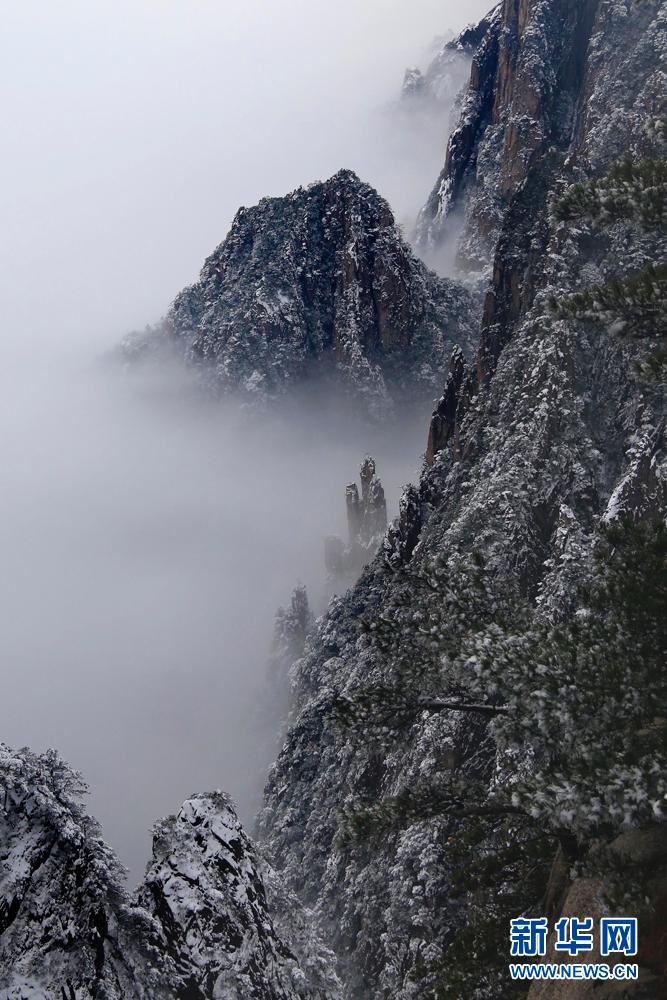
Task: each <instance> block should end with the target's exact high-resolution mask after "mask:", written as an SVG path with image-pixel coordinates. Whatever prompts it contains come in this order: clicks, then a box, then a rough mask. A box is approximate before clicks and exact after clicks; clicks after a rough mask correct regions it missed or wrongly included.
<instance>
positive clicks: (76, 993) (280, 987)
mask: <svg viewBox="0 0 667 1000" xmlns="http://www.w3.org/2000/svg"><path fill="white" fill-rule="evenodd" d="M85 790H86V789H85V784H84V783H83V780H82V778H81V775H80V774H79V773H78V772H76V771H73V770H72V769H71V768H70V767H69V766H68V765H67V764H65V762H64V761H63V760H62V759H61V758H60V757H59V755H58V754H57V753H56V752H55V751H53V750H49V751H47V753H45V754H44V755H41V756H40V755H37V754H34V753H32V752H31V751H29V750H25V749H24V750H20V751H12V750H10V749H9V748H8V747H6V746H5V745H0V1000H93V998H96V1000H174V998H176V1000H214V998H215V1000H336V997H337V995H338V993H337V979H336V976H335V972H334V971H333V958H332V956H331V955H330V953H328V952H327V951H326V949H324V948H323V947H322V946H321V944H320V942H319V939H318V938H317V936H316V935H315V934H314V932H312V929H311V933H310V934H308V933H305V932H304V926H305V925H307V923H308V920H307V916H306V914H305V913H303V911H302V909H301V907H300V904H299V903H298V902H297V900H296V898H295V897H294V896H290V895H289V892H288V890H287V889H285V888H284V887H282V886H281V884H280V879H279V877H278V876H277V875H276V873H275V872H273V871H271V869H270V868H269V867H268V865H267V864H266V862H265V861H263V860H262V859H261V858H260V857H259V855H258V853H257V851H256V849H255V848H254V846H253V845H252V843H251V841H250V840H249V839H248V837H247V836H246V834H245V833H244V832H243V830H242V828H241V825H240V823H239V821H238V819H237V817H236V814H235V812H234V809H233V806H232V805H231V802H230V801H229V799H228V798H227V797H226V796H225V795H223V794H222V793H221V792H214V793H212V794H210V795H196V796H193V797H192V798H191V799H188V800H187V801H186V802H185V803H184V804H183V806H182V808H181V810H180V811H179V813H178V815H177V816H174V817H170V818H169V819H166V820H163V821H162V822H161V823H159V824H158V825H157V827H156V832H155V841H154V849H153V860H152V862H151V864H150V865H149V868H148V871H147V875H146V878H145V880H144V882H143V883H142V885H141V886H140V888H139V890H138V891H137V894H136V897H135V898H131V897H130V896H129V895H128V893H127V891H126V888H125V884H124V882H125V873H124V871H123V869H122V867H121V866H120V864H119V863H118V861H117V860H116V858H115V856H114V854H113V852H112V851H111V850H110V848H109V847H108V846H107V845H106V844H105V843H104V841H103V840H102V838H101V832H100V829H99V826H98V824H97V823H96V821H95V820H94V819H93V818H92V817H90V816H88V815H87V814H86V812H85V810H84V809H83V807H82V805H81V802H80V799H81V796H82V794H83V793H84V792H85ZM265 880H266V881H267V882H268V883H269V884H270V887H271V888H270V893H271V898H272V899H275V900H276V908H277V910H278V912H279V919H280V921H281V926H282V927H285V928H287V929H288V930H290V931H291V930H292V929H293V930H294V936H295V940H294V942H293V941H292V940H290V939H288V938H287V937H285V936H283V935H282V934H281V933H279V932H278V931H277V930H276V927H275V925H274V917H273V914H272V912H271V910H270V907H269V904H268V902H267V894H266V889H265ZM286 899H289V906H290V907H292V908H293V910H294V913H293V914H291V915H290V916H289V917H286V915H285V912H284V911H285V908H286V905H287V904H286V903H285V900H286ZM300 922H301V925H300ZM300 960H303V966H301V965H300V964H299V963H300Z"/></svg>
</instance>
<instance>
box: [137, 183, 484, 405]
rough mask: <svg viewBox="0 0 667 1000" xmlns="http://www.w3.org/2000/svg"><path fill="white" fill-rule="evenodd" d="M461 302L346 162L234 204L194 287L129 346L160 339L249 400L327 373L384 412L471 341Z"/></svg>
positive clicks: (459, 290)
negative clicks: (294, 187)
mask: <svg viewBox="0 0 667 1000" xmlns="http://www.w3.org/2000/svg"><path fill="white" fill-rule="evenodd" d="M471 306H472V299H471V296H470V295H469V293H468V292H466V290H465V289H464V288H463V287H462V286H461V285H458V284H456V283H455V282H452V281H447V280H443V279H440V278H438V277H436V275H434V274H432V273H431V272H430V271H428V270H427V268H426V267H425V266H424V265H423V264H422V263H421V262H420V261H419V260H418V259H417V258H416V257H415V256H414V255H413V253H412V251H411V250H410V248H409V246H408V245H407V243H406V242H405V241H404V240H403V238H402V237H401V235H400V233H399V231H398V228H397V227H396V225H395V223H394V218H393V216H392V213H391V210H390V208H389V206H388V204H387V203H386V202H385V201H384V200H383V199H382V198H380V196H379V195H378V194H377V193H376V192H375V191H374V190H373V189H372V188H371V187H369V186H368V185H367V184H363V183H362V182H361V181H360V180H359V179H358V178H357V177H356V176H355V175H354V174H353V173H352V172H351V171H349V170H342V171H340V173H338V174H336V175H335V176H334V177H332V178H331V179H330V180H328V181H326V182H324V183H320V184H312V185H311V186H310V187H308V188H305V189H303V188H300V189H299V190H298V191H295V192H293V193H292V194H290V195H288V196H287V197H285V198H265V199H263V200H262V201H261V202H260V203H259V205H257V206H255V207H254V208H248V209H246V208H242V209H240V210H239V212H238V213H237V215H236V218H235V219H234V222H233V224H232V228H231V230H230V232H229V235H228V236H227V238H226V239H225V241H224V242H223V243H222V244H221V245H220V246H219V247H218V248H217V250H215V252H214V253H213V254H211V256H210V257H209V258H208V260H207V261H206V263H205V264H204V267H203V269H202V272H201V276H200V279H199V281H198V282H197V284H195V285H193V286H192V287H190V288H187V289H185V290H184V291H183V292H181V294H180V295H179V296H178V297H177V298H176V300H175V302H174V304H173V306H172V307H171V309H170V310H169V312H168V314H167V316H166V318H165V319H164V321H163V322H162V323H161V324H160V326H159V327H157V328H156V329H155V330H154V331H152V332H149V334H148V335H145V334H144V335H141V336H139V337H131V338H129V339H128V340H127V341H126V344H125V353H126V356H130V357H131V356H133V355H134V354H136V353H138V352H139V353H140V352H141V351H142V350H146V349H147V348H148V347H152V348H156V347H158V346H165V345H167V344H170V345H171V346H172V347H174V348H175V350H176V351H177V353H179V354H180V355H183V356H185V357H186V358H187V359H188V361H190V362H192V363H194V364H196V365H199V366H200V370H201V372H202V375H203V377H204V378H205V380H206V381H208V382H209V383H211V384H212V385H214V386H215V387H216V388H218V389H220V390H234V391H236V392H238V393H240V394H241V395H242V396H243V397H245V398H246V399H247V400H248V401H250V402H252V401H254V402H255V403H257V402H265V401H266V400H268V399H275V398H276V397H279V396H281V395H283V394H284V393H285V392H286V390H288V389H294V388H296V387H298V386H302V387H303V386H304V385H305V384H308V385H309V386H310V388H311V390H312V387H313V383H314V382H316V383H318V384H321V383H322V382H324V383H325V384H327V383H328V384H330V385H331V386H332V387H335V388H337V389H339V390H340V389H342V390H343V391H344V392H346V393H347V395H348V396H349V397H350V398H352V399H354V400H356V401H358V402H359V404H360V406H361V409H362V410H365V411H366V412H368V413H370V414H371V415H374V416H380V415H382V414H386V413H387V412H388V410H389V409H390V408H391V405H392V403H394V402H398V401H400V400H402V401H407V400H409V401H411V402H412V401H414V399H415V397H417V398H422V399H423V398H429V397H430V396H431V395H432V393H433V391H434V389H435V387H436V386H437V384H438V382H439V380H440V378H441V371H442V366H443V364H444V363H445V360H446V357H447V356H448V354H449V352H450V351H451V348H452V346H453V345H454V344H460V345H461V346H462V347H463V348H464V349H465V350H469V349H470V347H471V345H472V337H473V330H474V319H473V316H472V308H471Z"/></svg>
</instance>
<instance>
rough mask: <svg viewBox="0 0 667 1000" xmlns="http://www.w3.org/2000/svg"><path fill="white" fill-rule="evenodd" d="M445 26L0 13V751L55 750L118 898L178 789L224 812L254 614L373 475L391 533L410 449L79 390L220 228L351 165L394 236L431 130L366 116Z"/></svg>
mask: <svg viewBox="0 0 667 1000" xmlns="http://www.w3.org/2000/svg"><path fill="white" fill-rule="evenodd" d="M486 7H487V2H483V3H480V2H471V3H469V4H467V5H465V7H464V8H462V6H461V5H460V4H458V3H456V4H455V3H454V2H453V0H415V2H413V3H410V4H405V3H402V2H399V0H364V2H362V3H358V2H352V0H341V2H339V3H336V4H333V5H332V4H329V3H325V2H324V0H285V2H282V3H280V4H269V3H266V2H263V0H243V2H241V0H224V2H213V0H192V2H188V3H184V2H182V0H160V2H159V3H158V2H157V0H139V2H135V0H132V2H130V0H120V2H114V3H113V4H112V3H111V2H110V0H99V2H96V3H94V4H90V3H87V2H84V0H64V2H63V3H59V4H55V5H54V4H51V3H46V2H45V0H36V2H30V3H24V2H18V0H16V2H12V0H10V2H6V3H5V4H3V35H2V39H1V40H0V88H1V91H2V95H3V107H4V108H5V119H4V139H5V155H4V156H3V158H2V161H1V162H0V211H1V212H2V218H3V236H2V241H1V242H0V297H1V299H2V302H3V313H2V336H1V337H0V412H1V413H2V426H3V428H4V431H3V435H2V439H1V442H0V463H2V469H3V484H4V485H3V491H2V493H1V494H0V535H1V544H2V553H3V565H4V573H3V574H2V579H1V581H0V664H1V667H0V670H1V671H2V698H1V699H0V739H2V740H4V741H6V742H8V743H9V744H12V745H24V744H29V745H31V746H32V747H34V748H35V749H36V750H41V749H44V748H46V747H47V746H50V745H53V746H56V747H57V748H58V749H59V750H60V751H61V752H62V753H63V754H64V755H65V756H66V757H67V758H68V759H69V760H70V761H71V762H72V763H73V764H74V765H75V766H76V767H79V768H81V769H82V770H83V771H84V773H85V774H86V776H87V778H88V780H89V782H90V784H91V787H92V800H91V809H92V811H93V812H94V813H96V814H97V815H98V816H99V818H100V820H102V822H103V824H104V829H105V834H106V836H107V837H108V839H109V840H110V842H111V843H112V845H113V846H114V847H115V848H116V849H117V850H118V852H119V854H120V856H121V858H122V859H123V860H124V861H126V862H127V863H128V864H130V865H131V867H132V869H133V871H134V873H135V874H136V873H137V872H138V871H139V870H140V869H141V867H142V865H143V862H144V860H145V859H146V857H147V853H148V849H149V839H148V835H147V830H148V827H149V825H150V824H151V823H152V821H153V820H154V819H155V818H156V817H158V816H159V815H161V814H164V813H167V812H170V811H173V810H174V809H175V808H177V807H178V805H179V803H180V801H181V799H182V798H183V797H184V796H186V795H188V794H190V793H192V792H193V791H195V790H200V789H207V788H211V787H217V786H222V787H224V788H226V789H227V790H228V791H230V792H231V793H232V794H233V795H234V796H236V798H237V799H238V800H239V802H240V805H241V807H242V810H245V811H246V812H247V811H248V810H249V808H250V805H251V802H252V798H253V794H254V791H255V789H256V787H257V774H258V768H259V767H260V766H261V763H262V762H261V760H260V759H259V755H258V754H257V753H256V750H255V747H256V743H257V740H256V739H255V737H254V734H253V733H252V730H251V728H250V727H249V726H248V724H247V720H248V717H249V715H248V713H249V712H250V711H251V710H252V698H253V692H254V690H255V686H256V683H257V681H258V679H259V678H261V676H262V671H263V669H264V663H265V660H266V654H267V647H268V641H269V638H270V631H271V624H272V617H273V612H274V610H275V608H276V606H277V605H278V604H279V603H284V602H286V601H288V599H289V595H290V590H291V588H292V586H293V585H295V584H296V583H297V582H299V581H302V582H305V583H306V584H308V585H309V586H310V588H311V591H313V590H316V589H317V587H318V585H319V582H320V581H321V577H322V573H323V566H322V540H323V537H324V536H325V535H326V534H330V533H332V532H344V486H345V484H346V483H347V482H348V481H349V480H350V479H351V478H352V477H353V476H354V474H355V472H356V470H357V467H358V463H359V461H360V460H361V458H362V456H363V453H364V451H367V450H370V451H372V452H373V453H374V455H375V457H376V459H377V462H378V472H379V474H380V476H381V478H382V480H383V482H384V484H385V487H386V488H387V492H388V499H389V505H390V512H395V509H396V504H397V499H398V494H399V487H400V485H401V484H402V483H403V482H405V481H406V480H407V479H409V478H411V477H413V476H414V474H415V471H416V468H417V466H418V463H419V457H420V453H421V451H422V450H423V448H424V444H425V434H426V422H425V414H424V418H422V420H421V421H416V422H415V423H414V424H413V423H411V425H410V426H408V427H404V428H402V431H401V434H400V435H399V434H398V433H394V432H392V433H391V434H388V433H383V432H381V431H380V430H378V429H376V430H375V431H372V432H371V431H368V430H360V429H359V428H357V429H353V428H350V427H349V426H347V427H344V426H343V425H342V424H341V425H339V424H338V423H337V422H335V421H334V422H333V423H332V422H331V421H330V420H328V419H327V420H323V419H321V417H320V416H319V415H318V414H317V413H313V412H306V413H302V414H301V415H300V416H293V417H291V418H288V417H287V416H285V417H284V418H283V419H282V420H279V421H272V422H267V423H265V424H263V425H261V426H259V427H257V426H255V427H252V426H249V425H248V424H247V423H245V424H242V423H239V421H238V419H237V418H236V416H235V414H234V413H233V411H232V410H230V409H229V408H228V407H223V406H215V405H212V404H211V403H210V402H209V403H207V402H204V401H201V400H200V401H199V402H196V401H195V400H194V399H193V396H192V387H191V385H190V384H189V382H188V379H187V376H185V375H180V376H178V377H176V376H175V374H174V373H173V372H171V373H162V374H155V376H152V377H149V376H148V375H147V373H146V372H141V373H137V374H136V375H135V376H133V377H130V378H127V377H120V376H119V375H118V373H112V372H110V371H109V370H106V369H104V368H103V367H101V366H100V365H99V364H97V361H96V359H98V358H99V357H100V356H101V355H102V354H103V353H104V352H105V351H106V350H108V349H109V348H110V347H111V346H112V345H113V344H115V343H116V342H117V341H118V340H119V339H120V338H121V336H122V335H123V334H125V333H126V332H127V331H129V330H131V329H136V328H141V327H143V326H144V325H145V324H147V323H150V322H153V321H155V320H157V319H158V318H159V316H160V315H162V314H163V313H164V311H165V310H166V308H167V306H168V304H169V302H170V301H171V299H172V298H173V296H174V295H175V294H176V293H177V292H178V291H179V289H180V288H181V287H183V286H184V285H185V284H186V283H188V282H190V281H192V280H193V279H194V278H195V277H196V275H197V272H198V270H199V267H200V265H201V263H202V261H203V259H204V257H205V256H206V255H207V254H208V253H210V252H211V250H212V249H213V248H214V247H215V246H216V245H217V244H218V243H219V242H220V241H221V240H222V239H223V237H224V235H225V232H226V230H227V227H228V226H229V223H230V221H231V219H232V217H233V215H234V213H235V211H236V209H237V208H238V207H239V206H240V205H241V204H246V205H248V204H252V203H254V202H256V201H257V200H258V199H259V198H260V197H261V196H263V195H267V194H284V193H285V192H287V191H289V190H291V189H293V188H294V187H296V186H298V185H299V184H302V183H307V182H309V181H311V180H315V179H321V178H324V177H327V176H329V175H331V174H332V173H334V172H335V171H336V170H338V169H339V168H340V167H342V166H346V167H351V168H352V169H355V170H356V171H357V173H359V175H360V176H361V177H363V178H364V179H366V180H368V181H370V182H372V183H373V184H375V185H376V186H377V187H378V189H379V190H380V191H381V193H383V194H384V195H385V196H387V197H388V198H389V199H390V201H391V203H392V206H393V207H394V209H395V212H396V214H397V217H398V218H400V219H403V218H406V219H409V218H410V217H411V215H412V214H414V212H415V211H416V210H417V208H418V207H419V205H421V204H422V202H423V201H424V199H425V197H426V195H427V193H428V189H429V187H430V185H431V183H432V182H433V180H434V179H435V174H436V173H437V169H438V168H439V166H440V163H441V161H442V157H443V155H444V144H445V140H446V131H447V123H446V122H445V121H444V120H443V121H442V122H440V121H434V122H433V132H432V133H431V123H430V121H428V120H427V121H426V122H425V121H424V120H423V119H422V120H420V121H419V122H416V123H413V124H410V123H409V122H407V119H404V121H403V124H400V121H399V119H400V118H401V116H398V118H397V117H396V116H395V115H394V114H393V113H391V112H387V107H388V105H391V102H392V101H394V100H395V99H396V98H397V97H398V94H399V90H400V85H401V80H402V76H403V70H404V68H405V66H406V65H408V64H415V63H416V62H419V61H420V58H421V54H422V53H423V52H425V51H426V50H427V47H428V45H429V42H430V41H431V39H432V37H433V36H434V35H436V34H440V33H442V32H444V31H446V30H447V29H448V28H453V29H458V28H460V27H461V26H462V25H463V23H464V22H467V21H469V20H473V19H475V18H477V17H479V16H480V15H481V14H483V13H484V12H485V10H486Z"/></svg>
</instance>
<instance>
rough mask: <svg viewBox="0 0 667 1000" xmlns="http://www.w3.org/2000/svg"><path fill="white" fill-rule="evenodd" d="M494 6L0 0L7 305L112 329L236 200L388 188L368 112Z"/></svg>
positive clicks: (185, 264)
mask: <svg viewBox="0 0 667 1000" xmlns="http://www.w3.org/2000/svg"><path fill="white" fill-rule="evenodd" d="M490 5H491V4H490V0H467V2H464V3H462V2H461V0H113V2H111V0H92V2H91V0H59V2H58V3H53V2H51V0H17V2H10V0H2V2H1V3H0V8H1V9H2V21H3V26H2V35H1V38H0V87H1V91H2V108H3V155H2V158H1V159H0V178H1V184H0V199H1V201H0V211H1V218H2V259H1V261H0V264H1V267H0V281H1V282H2V288H1V289H0V290H2V292H3V293H4V294H3V301H4V302H5V303H6V302H7V299H9V301H10V302H11V308H10V312H9V316H8V314H7V312H6V309H5V308H3V312H4V314H5V319H6V320H7V319H10V320H11V321H12V322H14V321H17V322H18V323H19V324H20V326H21V327H22V329H23V332H24V333H25V332H26V331H30V332H31V334H32V335H35V334H36V333H37V330H36V328H35V321H37V323H38V324H39V326H40V334H41V335H43V334H44V331H45V328H46V327H47V326H48V332H49V336H55V337H57V339H58V341H59V343H60V342H61V335H62V332H63V331H65V330H69V332H70V334H73V333H74V331H76V332H77V333H83V334H85V336H86V338H89V339H91V340H93V339H95V340H99V339H100V338H101V339H105V338H106V339H107V340H109V339H112V338H113V337H114V336H115V334H116V331H117V330H119V329H120V330H123V329H125V328H127V327H134V326H138V325H142V324H144V323H146V322H148V321H151V320H153V319H154V318H155V317H156V315H158V314H160V313H161V312H162V311H163V310H164V309H165V307H166V306H167V304H168V302H169V301H170V299H171V298H172V297H173V295H174V294H175V293H176V292H177V291H178V290H179V289H180V288H181V287H182V286H183V285H184V284H185V283H186V282H188V281H190V280H192V279H193V278H194V277H195V276H196V274H197V273H198V270H199V267H200V265H201V263H202V260H203V258H204V256H206V255H207V254H208V253H210V251H211V250H212V249H213V248H214V247H215V246H216V245H217V243H219V242H220V240H221V239H222V237H223V236H224V233H225V231H226V229H227V227H228V225H229V223H230V221H231V219H232V217H233V214H234V212H235V211H236V209H237V208H238V207H239V206H240V205H242V204H245V205H248V204H253V203H254V202H256V201H257V200H258V198H260V197H261V196H262V195H264V194H284V193H286V192H287V191H288V190H290V189H292V188H294V187H296V186H298V185H299V184H300V183H307V182H309V181H312V180H317V179H322V178H324V177H325V176H328V175H330V174H331V173H333V172H335V170H337V169H338V168H340V167H342V166H347V167H352V168H353V169H357V171H358V172H360V173H362V174H364V179H367V180H370V181H371V182H374V183H376V184H377V185H378V186H380V188H383V187H384V188H385V190H384V191H383V193H385V194H387V195H391V194H392V192H391V191H390V190H386V188H387V187H388V186H391V184H390V178H391V175H392V170H391V164H385V167H384V169H383V163H382V160H383V159H385V160H386V159H387V158H386V157H385V156H384V155H382V156H380V157H378V153H377V150H374V149H373V142H372V141H370V140H369V131H368V122H369V118H370V116H371V113H372V112H373V111H374V110H375V109H377V108H378V107H380V106H381V105H382V104H384V103H385V102H387V101H390V100H391V99H392V98H394V97H395V96H396V94H397V92H398V90H399V88H400V84H401V81H402V74H403V70H404V68H405V67H406V66H407V65H412V64H415V63H419V61H420V58H421V57H422V55H423V53H424V50H425V49H426V48H427V46H428V44H429V43H430V42H431V40H432V39H433V37H434V36H436V35H438V34H442V33H443V32H445V31H447V29H450V28H451V29H458V28H460V27H462V26H463V25H464V24H466V23H468V22H469V21H472V20H475V19H476V18H478V17H479V16H481V15H482V14H483V13H485V11H486V9H487V8H488V7H489V6H490ZM444 137H445V129H444V126H443V128H442V135H441V136H439V137H437V138H435V140H434V149H437V148H438V145H441V146H442V147H443V152H444ZM382 152H383V151H382ZM438 158H439V159H441V156H440V154H439V153H438ZM378 161H379V162H378ZM371 175H372V176H371ZM433 180H435V177H433V178H431V179H430V180H428V182H427V181H426V178H425V176H422V177H421V178H420V181H419V183H418V184H416V185H415V186H416V187H417V186H421V184H426V186H427V187H428V184H430V183H432V181H433ZM427 193H428V190H424V191H423V192H422V193H421V194H420V195H419V196H415V202H414V203H415V205H417V204H419V203H420V202H421V201H423V200H424V198H425V196H426V194H427ZM398 209H399V211H400V210H401V206H400V205H399V206H398ZM47 321H48V322H47Z"/></svg>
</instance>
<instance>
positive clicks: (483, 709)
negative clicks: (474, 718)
mask: <svg viewBox="0 0 667 1000" xmlns="http://www.w3.org/2000/svg"><path fill="white" fill-rule="evenodd" d="M417 708H421V709H423V710H424V711H426V712H477V713H478V714H479V715H509V714H510V710H509V708H507V706H506V705H480V704H475V703H474V702H465V701H440V700H439V699H437V698H435V699H427V698H423V699H420V700H419V701H418V702H417Z"/></svg>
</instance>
